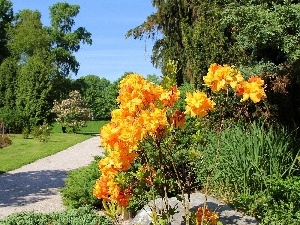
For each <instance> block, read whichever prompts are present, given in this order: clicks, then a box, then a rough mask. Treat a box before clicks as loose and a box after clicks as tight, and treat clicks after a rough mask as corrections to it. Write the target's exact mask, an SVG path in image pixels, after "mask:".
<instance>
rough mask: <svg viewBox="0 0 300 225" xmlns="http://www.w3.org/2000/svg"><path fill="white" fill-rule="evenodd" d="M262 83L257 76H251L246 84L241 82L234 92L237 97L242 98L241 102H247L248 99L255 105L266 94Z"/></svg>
mask: <svg viewBox="0 0 300 225" xmlns="http://www.w3.org/2000/svg"><path fill="white" fill-rule="evenodd" d="M263 85H264V81H263V80H262V79H261V78H260V77H258V76H252V77H250V78H249V80H248V82H245V81H243V82H241V83H240V84H239V85H238V86H237V88H236V91H237V93H238V95H239V96H241V95H242V96H243V98H242V99H241V102H244V101H246V100H248V99H249V98H250V99H251V100H252V101H253V102H254V103H257V102H259V101H260V100H261V99H263V98H266V97H267V96H266V93H265V91H264V89H263Z"/></svg>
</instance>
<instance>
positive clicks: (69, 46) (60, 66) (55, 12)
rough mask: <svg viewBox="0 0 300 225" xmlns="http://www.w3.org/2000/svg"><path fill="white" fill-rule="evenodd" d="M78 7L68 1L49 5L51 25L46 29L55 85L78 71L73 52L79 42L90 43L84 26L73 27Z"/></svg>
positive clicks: (60, 94)
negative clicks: (49, 40)
mask: <svg viewBox="0 0 300 225" xmlns="http://www.w3.org/2000/svg"><path fill="white" fill-rule="evenodd" d="M79 9H80V6H79V5H70V4H68V3H56V4H54V5H53V6H51V7H50V17H51V27H48V28H47V30H48V33H49V35H50V37H51V42H52V47H51V52H52V53H53V54H54V56H55V66H56V70H57V74H56V79H55V84H54V85H55V86H60V85H61V83H62V82H64V78H67V77H68V76H69V75H70V73H74V74H77V73H78V70H79V67H80V64H79V62H78V61H77V60H76V58H75V56H74V55H73V53H74V52H77V51H79V49H80V45H81V44H89V45H91V44H92V39H91V36H92V35H91V33H90V32H88V31H87V30H86V29H85V28H84V27H78V28H74V26H75V19H74V18H75V17H76V16H77V15H78V13H79ZM57 90H59V89H57ZM67 94H68V92H66V93H57V97H66V95H67Z"/></svg>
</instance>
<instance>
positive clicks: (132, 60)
mask: <svg viewBox="0 0 300 225" xmlns="http://www.w3.org/2000/svg"><path fill="white" fill-rule="evenodd" d="M57 2H68V3H69V4H72V5H74V4H76V5H80V12H79V14H78V16H77V17H76V18H75V23H76V24H75V28H77V27H80V26H82V27H85V28H86V29H87V31H89V32H91V33H92V39H93V44H92V45H91V46H89V45H82V46H81V49H80V50H79V52H77V53H76V54H75V56H76V58H77V60H78V61H79V63H80V70H79V73H78V75H77V76H76V77H75V76H72V77H73V78H74V79H76V78H79V77H80V76H85V75H88V74H93V75H97V76H99V77H104V78H106V79H108V80H110V81H115V80H117V79H118V78H119V77H121V76H122V75H123V74H124V72H129V71H131V72H136V73H140V74H141V75H144V76H146V75H148V74H156V75H158V76H161V71H160V69H156V68H154V67H153V66H152V64H151V62H150V56H151V52H152V46H153V41H152V40H150V39H149V40H134V39H133V38H128V39H125V34H126V32H127V31H128V30H129V29H131V28H135V27H136V26H138V25H140V24H142V23H143V22H144V21H145V20H146V18H147V16H149V15H150V14H152V13H153V12H155V11H156V10H155V8H153V7H152V4H151V2H152V1H151V0H68V1H58V0H56V1H52V0H43V1H42V0H12V3H13V9H14V13H17V12H18V11H19V10H22V9H31V10H38V11H39V12H41V14H42V22H43V25H44V26H49V25H50V19H49V7H50V6H52V5H54V4H55V3H57Z"/></svg>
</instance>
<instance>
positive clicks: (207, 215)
mask: <svg viewBox="0 0 300 225" xmlns="http://www.w3.org/2000/svg"><path fill="white" fill-rule="evenodd" d="M202 216H203V207H199V208H198V210H197V212H196V224H197V225H199V224H201V221H202ZM218 219H219V216H218V215H217V214H216V213H213V212H212V211H210V210H208V209H207V208H206V209H205V211H204V218H203V221H204V223H205V224H206V223H209V224H210V225H217V222H218Z"/></svg>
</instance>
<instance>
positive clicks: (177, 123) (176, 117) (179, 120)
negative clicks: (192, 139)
mask: <svg viewBox="0 0 300 225" xmlns="http://www.w3.org/2000/svg"><path fill="white" fill-rule="evenodd" d="M170 124H171V125H173V126H174V127H175V128H177V127H179V128H181V129H183V128H184V126H185V114H184V113H182V112H180V111H179V110H175V112H174V114H172V115H171V116H170Z"/></svg>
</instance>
